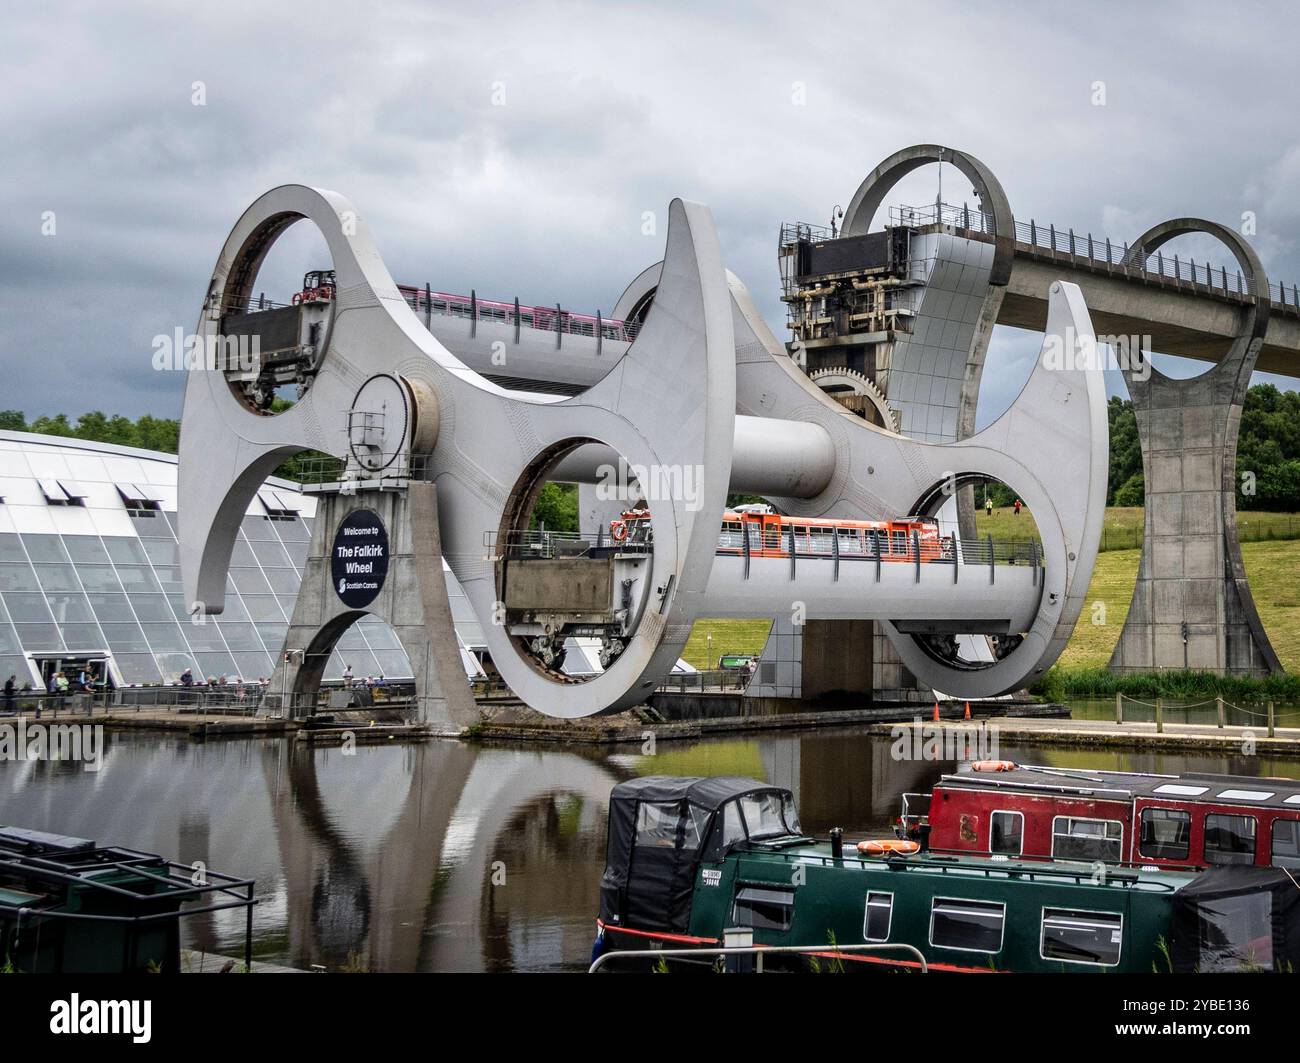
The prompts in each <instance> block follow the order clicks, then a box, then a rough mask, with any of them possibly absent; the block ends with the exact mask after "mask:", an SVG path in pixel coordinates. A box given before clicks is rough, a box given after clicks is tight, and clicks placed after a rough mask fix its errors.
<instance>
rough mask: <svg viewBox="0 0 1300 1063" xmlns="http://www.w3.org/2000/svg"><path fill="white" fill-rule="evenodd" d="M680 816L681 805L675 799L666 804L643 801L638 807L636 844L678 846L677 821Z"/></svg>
mask: <svg viewBox="0 0 1300 1063" xmlns="http://www.w3.org/2000/svg"><path fill="white" fill-rule="evenodd" d="M680 818H681V806H680V805H679V804H678V803H677V802H675V801H673V802H670V803H666V804H651V803H650V802H649V801H642V802H641V803H640V804H639V805H637V809H636V844H637V845H653V846H655V847H656V848H660V849H673V848H676V846H677V821H678V820H679V819H680Z"/></svg>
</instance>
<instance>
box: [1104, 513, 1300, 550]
mask: <svg viewBox="0 0 1300 1063" xmlns="http://www.w3.org/2000/svg"><path fill="white" fill-rule="evenodd" d="M1144 535H1145V530H1144V528H1143V526H1142V525H1141V524H1136V525H1131V526H1117V527H1110V528H1106V527H1103V528H1102V532H1101V549H1102V550H1140V549H1141V548H1142V540H1143V537H1144ZM1291 539H1300V518H1297V517H1290V516H1288V517H1280V518H1275V519H1267V520H1263V519H1259V520H1252V519H1251V516H1250V511H1249V510H1245V511H1239V512H1238V514H1237V542H1239V543H1262V542H1271V541H1278V542H1281V541H1283V540H1291Z"/></svg>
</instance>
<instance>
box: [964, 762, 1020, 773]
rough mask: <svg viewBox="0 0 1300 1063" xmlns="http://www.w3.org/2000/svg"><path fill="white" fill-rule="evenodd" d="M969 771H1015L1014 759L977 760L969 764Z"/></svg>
mask: <svg viewBox="0 0 1300 1063" xmlns="http://www.w3.org/2000/svg"><path fill="white" fill-rule="evenodd" d="M970 770H971V771H1015V770H1016V762H1015V761H1014V760H977V761H975V762H974V763H973V764H971V766H970Z"/></svg>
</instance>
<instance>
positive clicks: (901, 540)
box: [891, 531, 907, 554]
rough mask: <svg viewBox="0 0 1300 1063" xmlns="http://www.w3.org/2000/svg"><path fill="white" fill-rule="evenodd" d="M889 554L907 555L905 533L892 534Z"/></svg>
mask: <svg viewBox="0 0 1300 1063" xmlns="http://www.w3.org/2000/svg"><path fill="white" fill-rule="evenodd" d="M891 552H892V553H895V554H905V553H907V532H905V531H896V532H894V545H893V546H892V547H891Z"/></svg>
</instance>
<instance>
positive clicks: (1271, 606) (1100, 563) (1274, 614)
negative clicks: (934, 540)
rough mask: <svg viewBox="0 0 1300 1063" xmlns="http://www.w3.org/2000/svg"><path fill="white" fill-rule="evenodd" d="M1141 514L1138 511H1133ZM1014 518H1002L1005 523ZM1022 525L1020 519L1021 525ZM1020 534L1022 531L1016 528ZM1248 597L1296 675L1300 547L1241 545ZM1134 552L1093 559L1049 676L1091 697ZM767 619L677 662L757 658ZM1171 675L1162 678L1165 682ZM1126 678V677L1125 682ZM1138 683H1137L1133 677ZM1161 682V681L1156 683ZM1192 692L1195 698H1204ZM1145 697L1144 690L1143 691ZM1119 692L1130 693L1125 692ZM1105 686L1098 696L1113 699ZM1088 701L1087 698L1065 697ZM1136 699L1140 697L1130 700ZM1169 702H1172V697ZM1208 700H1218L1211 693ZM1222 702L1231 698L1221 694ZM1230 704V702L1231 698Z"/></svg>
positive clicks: (710, 633) (743, 624)
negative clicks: (1074, 677)
mask: <svg viewBox="0 0 1300 1063" xmlns="http://www.w3.org/2000/svg"><path fill="white" fill-rule="evenodd" d="M1136 512H1137V513H1139V514H1140V513H1141V510H1137V511H1136ZM1015 519H1017V518H1014V517H1008V518H1007V520H1009V521H1010V520H1015ZM1019 519H1021V520H1023V519H1024V518H1023V517H1022V518H1019ZM1021 526H1022V527H1023V525H1021ZM1241 556H1242V558H1243V560H1244V561H1245V563H1246V575H1247V576H1248V577H1249V579H1250V587H1251V593H1252V595H1253V596H1254V598H1255V606H1256V608H1257V609H1258V610H1259V615H1260V620H1261V621H1262V622H1263V624H1264V630H1265V631H1266V632H1267V633H1268V637H1269V641H1270V642H1272V644H1273V648H1274V649H1275V650H1276V651H1277V655H1278V657H1279V658H1280V659H1281V661H1282V666H1283V667H1284V668H1285V669H1287V671H1288V672H1292V673H1297V674H1300V542H1297V541H1294V540H1292V541H1275V542H1247V543H1242V546H1241ZM1140 558H1141V551H1140V550H1111V551H1107V552H1106V553H1103V554H1101V555H1100V556H1099V557H1098V558H1097V565H1096V568H1094V569H1093V574H1092V582H1091V584H1089V586H1088V598H1087V601H1086V602H1085V604H1084V609H1083V613H1082V615H1081V616H1080V617H1079V623H1078V626H1077V627H1076V628H1075V629H1074V635H1073V637H1072V638H1071V639H1070V644H1069V645H1068V646H1066V648H1065V653H1063V654H1062V655H1061V658H1060V660H1059V661H1058V662H1057V668H1056V669H1053V671H1055V672H1057V673H1058V674H1060V675H1064V674H1066V673H1077V674H1078V675H1079V676H1080V677H1081V678H1080V679H1079V687H1078V689H1080V690H1087V691H1092V690H1093V689H1097V688H1095V687H1094V686H1093V684H1094V682H1095V680H1094V679H1090V678H1083V677H1087V676H1091V675H1095V674H1097V673H1102V672H1103V670H1104V669H1105V667H1106V664H1107V662H1108V661H1109V660H1110V655H1111V653H1112V652H1113V651H1114V649H1115V643H1116V642H1117V641H1119V633H1120V630H1121V629H1122V628H1123V627H1124V618H1125V617H1126V616H1127V615H1128V607H1129V603H1130V601H1131V600H1132V597H1133V584H1134V583H1135V582H1136V581H1137V570H1138V561H1139V560H1140ZM770 627H771V621H770V620H699V621H697V622H696V624H695V627H694V629H693V630H692V631H691V637H690V640H689V641H688V642H687V643H686V649H685V651H684V652H683V654H682V656H683V657H684V658H685V659H686V660H687V661H689V662H690V663H691V664H692V665H694V666H695V667H696V668H716V667H717V664H718V658H719V657H720V656H721V655H722V654H724V653H759V652H761V651H762V649H763V643H764V642H766V641H767V633H768V630H769V629H770ZM1173 674H1175V673H1165V677H1167V676H1169V675H1173ZM1130 678H1132V677H1130ZM1138 678H1142V677H1138ZM1162 678H1164V677H1162ZM1203 689H1204V688H1203V687H1201V686H1197V687H1196V690H1197V695H1196V696H1198V697H1199V696H1204V695H1203V693H1202V691H1203ZM1144 692H1145V693H1150V691H1146V690H1144ZM1125 693H1130V691H1128V690H1125ZM1114 694H1115V688H1114V687H1110V688H1106V689H1105V690H1103V691H1102V692H1101V693H1099V694H1097V695H1096V696H1100V697H1114ZM1070 696H1072V697H1075V696H1077V697H1090V696H1093V695H1092V694H1091V693H1080V694H1078V695H1070ZM1133 696H1134V697H1140V696H1142V695H1141V694H1139V693H1134V694H1133ZM1170 696H1174V695H1173V694H1172V692H1171V694H1170ZM1209 696H1210V697H1217V696H1218V694H1217V693H1211V694H1210V695H1209ZM1258 696H1259V697H1274V698H1287V699H1288V700H1289V699H1291V698H1294V697H1296V695H1294V694H1292V695H1284V694H1268V693H1261V694H1259V695H1258ZM1224 697H1229V695H1228V694H1224ZM1229 700H1231V698H1230V697H1229Z"/></svg>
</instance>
